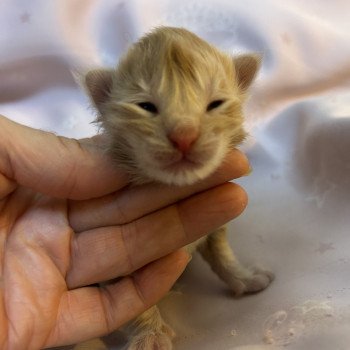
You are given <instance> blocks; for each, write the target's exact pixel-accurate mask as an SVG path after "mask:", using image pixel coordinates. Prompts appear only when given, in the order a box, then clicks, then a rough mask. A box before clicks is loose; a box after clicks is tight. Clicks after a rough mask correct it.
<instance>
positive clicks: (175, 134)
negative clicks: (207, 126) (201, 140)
mask: <svg viewBox="0 0 350 350" xmlns="http://www.w3.org/2000/svg"><path fill="white" fill-rule="evenodd" d="M168 138H169V140H170V141H171V142H172V144H173V145H174V147H175V148H176V149H178V150H179V151H180V152H181V153H188V152H189V150H190V149H191V147H192V145H193V144H194V143H195V141H196V140H197V139H198V130H197V129H195V128H193V127H182V128H176V129H174V130H172V131H171V132H170V134H169V135H168Z"/></svg>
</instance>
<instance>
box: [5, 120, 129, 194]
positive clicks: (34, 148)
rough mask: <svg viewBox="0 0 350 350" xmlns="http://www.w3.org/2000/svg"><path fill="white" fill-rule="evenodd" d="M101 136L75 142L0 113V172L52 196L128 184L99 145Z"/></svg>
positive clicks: (95, 191) (101, 190)
mask: <svg viewBox="0 0 350 350" xmlns="http://www.w3.org/2000/svg"><path fill="white" fill-rule="evenodd" d="M101 144H102V142H101V137H95V138H91V139H85V140H81V141H77V140H74V139H69V138H65V137H59V136H56V135H54V134H52V133H48V132H44V131H41V130H36V129H32V128H29V127H26V126H23V125H20V124H17V123H15V122H12V121H10V120H8V119H6V118H5V117H2V116H0V156H1V157H0V173H1V174H3V175H4V176H6V177H7V178H9V179H12V180H15V181H16V182H17V183H18V184H20V185H22V186H25V187H29V188H31V189H33V190H36V191H38V192H42V193H45V194H48V195H51V196H55V197H60V198H72V199H87V198H93V197H97V196H101V195H105V194H107V193H110V192H113V191H116V190H118V189H120V188H122V187H123V186H125V184H126V183H127V179H126V175H125V174H124V173H123V172H121V171H120V170H117V169H115V168H114V167H113V166H112V165H111V162H110V160H109V159H108V157H107V156H106V155H104V151H103V149H102V147H101Z"/></svg>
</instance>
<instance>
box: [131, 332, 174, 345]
mask: <svg viewBox="0 0 350 350" xmlns="http://www.w3.org/2000/svg"><path fill="white" fill-rule="evenodd" d="M168 328H169V329H166V332H164V333H163V332H147V333H146V332H145V333H141V334H138V335H136V336H135V337H134V338H132V339H131V341H130V343H129V344H128V347H127V350H172V348H173V344H172V342H171V339H172V338H173V337H174V336H175V333H174V331H173V330H172V329H171V328H170V327H168ZM170 331H171V332H170ZM169 333H170V334H169Z"/></svg>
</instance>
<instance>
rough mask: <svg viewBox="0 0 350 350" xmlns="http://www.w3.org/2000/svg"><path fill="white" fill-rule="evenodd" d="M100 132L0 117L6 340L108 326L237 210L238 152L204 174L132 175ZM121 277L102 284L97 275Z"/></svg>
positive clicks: (168, 282)
mask: <svg viewBox="0 0 350 350" xmlns="http://www.w3.org/2000/svg"><path fill="white" fill-rule="evenodd" d="M100 139H101V138H100V137H95V138H92V139H85V140H80V141H77V140H73V139H67V138H63V137H58V136H55V135H54V134H50V133H46V132H42V131H39V130H35V129H30V128H27V127H24V126H22V125H19V124H16V123H14V122H11V121H9V120H8V119H6V118H5V117H2V116H0V266H1V269H0V298H1V303H0V347H1V349H39V348H45V347H52V346H59V345H66V344H72V343H77V342H81V341H84V340H86V339H90V338H93V337H97V336H101V335H104V334H107V333H109V332H111V331H113V330H115V329H117V328H119V327H120V326H121V325H123V324H124V323H126V322H127V321H129V320H131V319H132V318H134V317H135V316H137V315H138V314H140V313H141V312H143V311H144V310H146V309H147V308H149V307H150V306H151V305H153V304H155V303H156V302H157V301H158V300H159V299H160V298H161V297H162V296H164V295H165V293H166V292H167V291H168V290H169V289H170V288H171V286H172V285H173V283H174V282H175V281H176V279H177V278H178V277H179V276H180V274H181V273H182V272H183V270H184V268H185V266H186V264H187V262H188V261H189V257H188V255H187V253H186V252H185V250H183V249H180V248H181V247H183V246H184V245H186V244H188V243H190V242H192V241H194V240H196V239H198V238H199V237H201V236H203V235H205V234H207V233H209V232H210V231H212V230H213V229H215V228H217V227H219V226H221V225H223V224H224V223H226V222H227V221H229V220H231V219H233V218H234V217H236V216H237V215H239V214H240V213H241V212H242V211H243V209H244V207H245V205H246V202H247V197H246V194H245V192H244V191H243V190H242V189H241V188H240V187H239V186H238V185H235V184H232V183H227V181H228V180H230V179H232V178H236V177H239V176H242V175H243V174H245V173H247V172H248V168H249V166H248V162H247V160H246V158H245V157H244V156H243V155H242V154H241V153H240V152H239V151H237V150H235V151H232V152H231V153H230V155H229V156H228V158H227V162H225V165H223V167H221V168H220V169H219V170H218V171H217V172H216V174H214V175H213V176H211V177H210V178H209V179H207V180H206V181H203V182H202V183H199V184H196V185H193V186H187V187H183V188H174V187H169V186H163V185H156V184H149V185H144V186H139V187H131V188H128V187H127V183H128V179H127V177H126V175H125V174H123V173H122V172H121V171H120V170H118V169H115V168H114V167H113V165H112V164H111V162H110V160H109V159H108V158H107V157H105V156H104V154H103V151H102V150H101V147H100V144H101V141H100ZM111 279H116V280H115V281H113V282H111V283H107V284H104V285H103V286H91V284H94V283H98V282H103V281H107V280H111Z"/></svg>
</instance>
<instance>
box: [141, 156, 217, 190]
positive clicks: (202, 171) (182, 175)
mask: <svg viewBox="0 0 350 350" xmlns="http://www.w3.org/2000/svg"><path fill="white" fill-rule="evenodd" d="M219 164H220V161H219V160H216V161H214V160H212V161H211V162H206V163H204V164H202V163H199V162H194V161H190V160H187V159H183V160H181V161H178V162H174V163H172V164H167V165H165V166H164V165H163V166H162V165H160V166H153V167H152V168H151V167H147V171H146V173H147V176H148V177H149V178H150V179H152V180H154V181H157V182H161V183H164V184H167V185H176V186H186V185H192V184H194V183H196V182H198V181H201V180H203V179H205V178H207V177H208V176H210V175H211V174H212V173H213V172H214V171H215V170H216V169H217V167H218V166H219Z"/></svg>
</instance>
